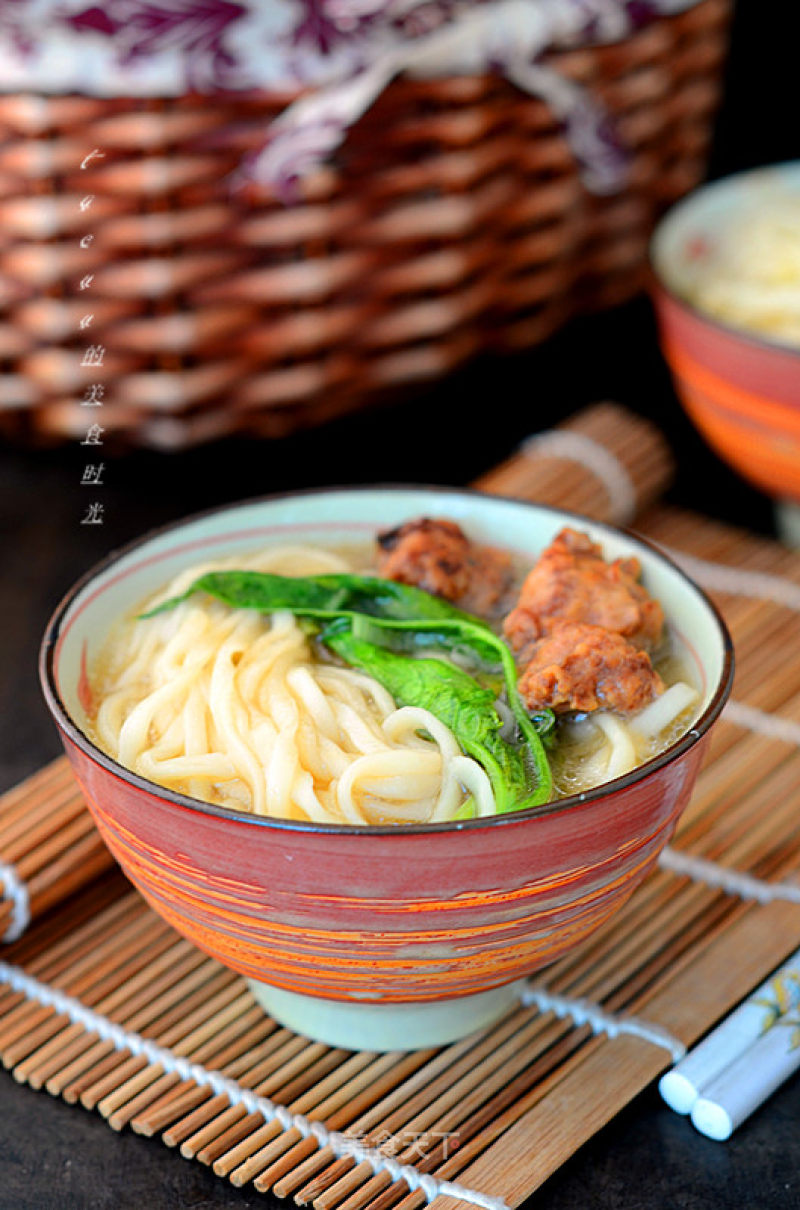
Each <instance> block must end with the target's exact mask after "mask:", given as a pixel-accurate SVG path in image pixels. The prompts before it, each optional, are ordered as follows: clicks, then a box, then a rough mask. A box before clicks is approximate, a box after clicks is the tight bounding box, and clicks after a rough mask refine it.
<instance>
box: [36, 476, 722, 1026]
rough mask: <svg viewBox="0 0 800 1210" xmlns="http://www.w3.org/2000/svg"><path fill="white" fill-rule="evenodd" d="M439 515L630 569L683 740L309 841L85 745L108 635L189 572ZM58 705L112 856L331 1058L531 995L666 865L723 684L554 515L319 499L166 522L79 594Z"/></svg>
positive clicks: (450, 495)
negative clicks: (530, 984)
mask: <svg viewBox="0 0 800 1210" xmlns="http://www.w3.org/2000/svg"><path fill="white" fill-rule="evenodd" d="M419 515H428V516H437V517H449V518H452V519H453V520H455V521H457V522H458V523H459V524H460V525H462V526H463V528H464V529H465V530H466V532H467V533H469V534H470V536H472V537H473V538H475V539H477V540H479V541H481V542H488V543H494V544H498V545H502V546H504V547H506V548H509V549H512V550H514V551H518V552H520V554H521V555H522V556H523V558H524V559H525V561H526V562H527V563H532V562H533V561H534V559H535V558H536V557H537V555H538V554H539V552H540V551H541V550H542V549H543V548H544V547H545V546H546V545H547V544H548V543H549V542H550V541H551V539H552V538H553V536H554V535H555V533H556V532H557V531H558V530H559V529H560V528H561V527H562V526H563V525H565V524H570V525H574V526H578V527H579V528H582V529H585V530H586V531H588V532H589V533H590V535H591V536H592V537H593V538H594V539H595V540H596V541H598V542H600V543H601V544H602V547H603V549H604V553H605V555H606V557H608V558H615V557H617V556H630V555H635V556H637V557H638V558H639V559H640V560H641V563H642V566H643V569H644V582H645V584H646V586H647V587H648V589H649V590H650V592H651V593H652V594H653V595H654V596H656V597H658V598H659V599H660V600H661V602H662V604H663V606H664V610H665V613H666V615H667V617H668V619H669V620H670V625H671V628H672V632H673V635H674V637H675V639H676V641H677V642H678V643H679V644H680V645H681V647H682V648H683V650H684V653H685V655H686V659H687V662H688V664H689V666H690V668H691V675H692V678H693V679H694V681H695V682H696V686H697V688H698V689H699V692H700V705H699V708H698V712H697V716H696V718H695V720H694V722H693V723H692V726H691V729H690V730H689V731H687V733H686V734H684V735H683V736H681V737H680V738H679V739H678V740H677V741H676V742H674V743H673V744H672V745H671V746H670V747H669V748H668V749H667V750H666V751H665V752H663V753H661V754H660V755H658V756H656V757H654V758H653V759H651V760H649V761H648V762H647V763H646V764H644V765H642V766H641V767H639V768H637V769H635V770H634V771H632V772H630V773H628V774H626V775H624V776H622V777H618V778H616V779H615V780H613V781H611V782H609V783H607V784H605V785H603V786H601V787H598V788H596V789H593V790H589V791H587V792H584V793H581V794H577V795H573V796H572V797H570V798H566V799H561V800H559V801H555V802H552V803H549V804H546V805H544V806H540V807H536V808H531V809H528V810H524V811H519V812H516V813H509V814H504V815H499V816H492V817H488V818H478V819H473V820H466V821H464V820H462V821H459V822H451V823H440V824H427V825H405V826H383V827H376V826H369V827H359V826H358V825H337V824H312V823H304V822H294V821H290V820H284V819H272V818H266V817H262V816H255V815H252V814H249V813H246V812H244V811H235V810H227V809H225V808H223V807H219V806H214V805H210V804H208V803H204V802H200V801H198V800H196V799H192V798H189V797H186V796H185V795H182V794H179V793H176V792H173V791H172V790H168V789H164V788H162V787H160V786H158V785H154V784H153V783H151V782H148V781H145V780H144V779H142V778H141V777H139V776H138V775H137V774H135V773H132V772H130V771H129V770H127V769H125V768H123V767H122V766H121V765H120V764H118V763H117V762H116V761H115V760H113V759H111V757H109V756H108V755H106V754H105V753H104V752H103V751H101V750H100V749H99V748H98V747H96V746H95V744H94V743H93V742H92V741H91V739H90V738H88V734H87V732H89V731H90V728H89V725H88V711H89V710H90V708H91V688H90V685H89V680H88V675H87V670H88V669H90V668H91V666H92V660H93V659H94V658H95V656H96V654H97V651H98V650H99V648H100V646H101V645H102V642H103V640H104V638H105V636H106V635H107V633H108V631H109V628H110V627H111V626H112V623H114V621H115V620H116V619H118V618H119V617H120V616H123V615H126V614H129V613H130V612H131V610H132V609H135V608H136V606H137V605H138V603H139V602H141V601H142V600H144V599H145V598H146V597H147V596H148V595H149V594H150V593H152V592H153V591H155V590H156V589H158V588H159V587H161V586H162V585H164V584H165V583H166V582H167V581H168V580H170V579H171V578H172V576H173V575H175V574H176V573H178V572H179V571H181V570H183V569H185V568H188V567H190V566H192V565H193V564H196V563H199V562H201V561H204V560H207V559H211V558H215V557H219V556H228V555H231V554H236V553H237V552H245V551H251V550H253V549H254V548H255V547H258V546H259V545H260V544H265V543H276V542H286V541H292V542H295V541H297V540H298V539H300V540H302V541H303V542H312V543H325V544H341V543H343V542H344V543H352V542H353V541H360V540H369V539H370V538H372V537H373V536H374V533H375V531H376V529H381V528H385V527H392V526H395V525H397V524H399V523H400V522H402V521H403V520H406V519H408V518H410V517H414V516H419ZM41 669H42V678H43V684H44V692H45V696H46V698H47V702H48V704H49V706H50V709H51V711H52V713H53V715H54V717H55V720H56V723H57V725H58V727H59V729H60V732H61V735H62V738H63V742H64V746H65V748H66V752H67V755H68V757H69V759H70V761H71V763H72V767H73V769H74V771H75V775H76V777H77V779H78V782H79V783H80V785H81V788H82V790H83V792H84V794H85V796H86V801H87V803H88V804H89V807H90V809H91V811H92V814H93V816H94V819H95V821H96V823H97V827H98V828H99V830H100V832H101V834H102V836H103V838H104V840H105V841H106V843H107V845H108V847H109V848H110V850H111V852H112V853H113V854H114V856H115V858H116V859H117V861H118V862H119V864H120V865H121V866H122V868H123V870H124V871H125V873H126V874H127V875H128V877H129V878H130V879H131V881H132V882H133V883H134V885H135V886H136V887H137V888H138V889H139V890H140V891H141V893H142V895H143V896H144V897H145V899H146V900H147V901H148V903H149V904H150V905H151V906H152V907H153V908H154V909H155V911H156V912H158V913H159V914H160V915H161V916H163V917H164V918H165V919H166V920H168V921H169V922H170V924H172V925H173V926H174V927H175V928H176V929H177V930H178V931H179V932H180V933H182V934H184V935H185V936H186V937H188V938H189V939H190V940H191V941H193V942H194V943H195V944H196V945H198V946H199V947H200V948H201V949H203V950H205V951H206V952H207V953H209V954H211V955H213V956H214V957H215V958H217V959H218V960H219V961H220V962H222V963H225V964H226V965H227V966H229V967H231V968H233V969H234V970H236V971H238V972H240V973H241V974H242V975H244V976H246V977H247V978H248V979H249V980H250V981H251V985H252V987H253V989H254V991H255V993H256V994H257V996H258V997H259V999H260V1000H261V1002H262V1003H263V1004H264V1006H265V1007H266V1008H267V1010H268V1011H269V1012H270V1013H271V1014H272V1015H273V1016H274V1017H276V1018H277V1019H278V1020H280V1021H282V1022H284V1023H286V1024H288V1025H290V1026H291V1027H293V1028H294V1029H296V1030H298V1031H299V1032H301V1033H305V1034H308V1035H310V1036H312V1037H315V1038H318V1039H320V1040H322V1041H326V1042H329V1043H331V1044H336V1045H342V1046H347V1047H362V1048H367V1049H395V1048H402V1047H409V1048H412V1047H418V1046H430V1045H436V1044H439V1043H443V1042H446V1041H449V1040H452V1039H453V1038H456V1037H458V1036H463V1035H464V1034H466V1033H468V1032H470V1031H471V1030H473V1029H476V1028H478V1027H480V1026H483V1025H486V1024H488V1023H489V1022H491V1021H492V1020H494V1019H496V1018H498V1017H499V1016H500V1015H502V1014H503V1013H504V1012H505V1011H507V1010H508V1009H509V1007H510V1006H511V1005H513V1003H515V1001H517V1000H518V998H519V995H520V991H521V988H522V986H523V984H524V980H526V979H527V978H528V977H529V976H530V975H532V974H533V973H534V972H535V971H538V970H539V969H540V968H542V967H544V966H546V965H548V964H549V963H552V962H553V961H555V960H556V959H558V958H560V957H561V956H562V955H563V954H565V953H567V951H569V950H570V949H572V948H573V947H574V946H577V945H579V944H580V943H581V942H582V941H584V940H585V938H586V937H588V936H589V935H590V934H591V933H592V932H593V931H594V930H595V929H597V928H598V927H599V926H600V925H602V924H603V923H604V921H606V920H608V918H609V917H610V916H611V915H612V914H613V913H614V912H616V911H617V910H618V909H619V908H621V907H622V905H623V904H624V903H625V901H626V899H627V898H628V896H629V895H630V894H631V893H632V891H633V890H634V888H635V887H636V886H637V885H638V884H639V883H640V882H641V881H642V879H643V878H644V877H645V876H646V875H647V873H648V872H649V871H650V870H651V869H652V868H653V866H654V865H655V863H656V861H657V859H658V855H659V853H660V852H661V850H662V849H663V847H664V846H665V845H666V843H667V842H668V840H669V838H670V836H671V835H672V833H673V830H674V828H675V824H676V821H677V819H678V817H679V815H680V813H681V811H682V810H683V808H684V807H685V805H686V803H687V801H688V799H689V796H690V794H691V790H692V786H693V784H694V781H695V777H696V774H697V770H698V765H699V762H700V758H701V752H702V748H703V741H704V739H705V737H706V735H707V733H708V730H709V728H710V727H711V725H712V723H713V722H714V720H715V719H716V717H717V716H718V714H719V712H720V710H721V709H722V706H723V704H724V701H725V698H726V696H727V694H728V691H729V686H730V680H731V676H732V655H731V647H730V641H729V639H728V636H727V634H726V631H725V627H724V625H723V623H722V621H721V620H720V618H719V616H718V615H717V613H716V611H715V609H714V608H713V606H712V605H711V604H710V603H709V602H708V601H707V600H706V598H705V597H704V596H703V594H702V592H701V591H700V590H699V589H698V588H697V587H696V586H695V585H694V584H693V583H692V582H691V581H690V580H688V579H687V578H686V577H685V576H684V575H683V574H682V573H681V572H680V571H679V570H678V569H677V568H676V567H675V566H674V565H673V564H671V563H670V562H669V561H668V560H667V559H666V558H664V557H663V556H662V555H660V554H659V553H657V552H656V551H655V550H654V549H653V548H652V547H650V546H648V545H647V544H646V543H644V542H642V541H640V540H638V539H636V538H635V537H633V536H630V535H628V534H624V533H622V532H620V531H617V530H613V529H611V528H608V527H605V526H603V525H598V524H596V523H593V522H589V521H584V519H583V518H578V517H575V516H573V515H571V514H568V513H564V512H559V511H555V510H551V509H548V508H544V507H539V506H534V505H530V504H524V503H519V502H516V501H510V500H504V499H500V498H497V497H488V496H483V495H480V494H478V493H470V492H463V491H450V490H446V489H421V488H380V489H377V488H376V489H371V488H366V489H343V490H331V491H325V492H309V493H304V494H296V495H291V496H284V497H275V498H270V499H266V500H260V501H255V502H251V503H245V504H241V505H236V506H232V507H229V508H225V509H221V510H218V511H215V512H212V513H209V514H206V515H203V516H199V517H197V518H193V519H190V520H188V521H185V522H183V523H181V524H178V525H174V526H172V527H169V528H167V529H164V530H162V531H159V532H157V533H155V534H152V535H150V536H147V537H145V538H144V539H142V540H141V541H139V542H137V543H135V544H134V545H132V546H130V547H128V548H126V549H125V550H123V551H121V552H119V553H117V554H115V555H113V556H111V557H110V558H108V559H107V560H106V561H105V562H104V563H102V564H101V565H100V566H98V567H96V568H95V569H94V570H93V571H91V572H90V573H89V574H88V575H87V576H85V577H84V579H83V580H81V581H80V583H78V584H77V585H76V586H75V588H74V589H73V590H72V591H71V592H70V593H69V594H68V595H67V597H66V598H65V599H64V601H63V602H62V603H61V604H60V606H59V607H58V609H57V610H56V613H55V614H54V616H53V618H52V620H51V622H50V625H49V628H48V630H47V634H46V636H45V639H44V643H43V647H42V657H41Z"/></svg>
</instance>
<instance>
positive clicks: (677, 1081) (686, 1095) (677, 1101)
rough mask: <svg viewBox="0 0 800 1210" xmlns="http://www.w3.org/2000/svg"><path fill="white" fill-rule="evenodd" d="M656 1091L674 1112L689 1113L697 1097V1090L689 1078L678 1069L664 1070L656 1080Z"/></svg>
mask: <svg viewBox="0 0 800 1210" xmlns="http://www.w3.org/2000/svg"><path fill="white" fill-rule="evenodd" d="M658 1091H659V1092H660V1093H661V1096H662V1097H663V1098H664V1100H665V1101H666V1102H667V1104H668V1105H669V1107H670V1109H674V1110H675V1112H676V1113H683V1114H687V1113H691V1111H692V1107H693V1106H694V1103H695V1101H696V1100H697V1098H698V1095H699V1094H698V1091H697V1089H696V1088H695V1086H694V1084H693V1083H692V1081H691V1080H687V1079H686V1077H685V1076H683V1075H681V1073H680V1072H679V1071H675V1070H673V1071H668V1072H666V1073H665V1074H664V1075H663V1076H662V1077H661V1079H660V1080H659V1082H658Z"/></svg>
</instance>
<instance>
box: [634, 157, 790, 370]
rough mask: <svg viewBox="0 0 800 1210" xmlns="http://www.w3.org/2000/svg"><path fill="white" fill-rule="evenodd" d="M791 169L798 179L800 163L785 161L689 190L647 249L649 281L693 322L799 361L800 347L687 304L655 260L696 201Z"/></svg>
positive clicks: (667, 214)
mask: <svg viewBox="0 0 800 1210" xmlns="http://www.w3.org/2000/svg"><path fill="white" fill-rule="evenodd" d="M786 168H793V169H796V171H797V175H798V178H800V159H798V160H785V161H782V162H780V163H777V164H761V165H758V166H756V167H754V168H745V169H743V170H742V171H741V172H732V173H730V174H729V175H727V176H722V177H717V178H715V179H714V180H713V181H706V182H704V184H702V185H699V186H697V187H696V188H695V189H692V190H691V192H689V193H687V194H685V196H684V197H682V198H679V200H678V201H677V202H675V203H674V204H673V205H672V206H670V207H669V209H668V210H666V211H665V212H664V214H662V216H661V218H660V219H659V220H658V222H657V223H656V225H655V227H654V228H653V231H652V234H651V236H650V240H649V243H648V249H647V262H648V267H649V270H650V275H651V280H652V281H653V283H654V284H655V287H656V288H657V289H658V290H659V291H660V292H661V293H662V294H663V295H664V296H665V297H666V298H667V299H669V301H670V302H671V303H673V304H674V305H675V306H676V307H678V308H679V309H680V310H682V311H685V312H686V313H687V314H688V315H690V316H691V317H692V319H695V320H697V321H698V322H699V323H703V324H706V325H707V326H708V327H710V328H714V329H716V330H717V331H719V332H721V333H722V334H723V335H725V336H729V337H730V338H731V339H732V340H737V341H742V342H744V343H745V344H749V345H753V346H754V347H755V348H756V349H759V350H760V351H761V352H762V353H783V354H785V355H787V356H788V357H795V358H797V357H800V346H798V345H796V344H789V343H788V342H786V341H782V340H775V339H770V337H768V336H763V335H761V334H760V333H758V332H752V331H750V329H748V328H739V327H736V326H735V325H734V324H731V323H726V322H725V321H724V320H722V319H718V318H717V317H716V316H715V315H709V314H708V312H707V311H703V310H702V308H701V307H698V306H697V305H696V303H693V302H690V301H689V300H688V299H687V298H685V297H684V296H683V295H682V294H680V293H678V291H677V290H676V289H675V288H674V287H672V286H670V285H668V284H667V282H666V281H665V279H664V275H663V273H662V272H661V271H660V269H659V267H658V260H657V256H656V246H657V245H658V244H659V242H660V241H661V240H662V239H663V238H664V231H665V229H666V228H667V226H668V225H669V223H671V222H672V221H674V220H675V219H676V217H677V216H678V215H680V214H688V213H689V212H690V211H691V210H692V207H693V206H695V205H696V204H697V201H698V200H699V199H700V198H702V197H705V196H707V195H708V194H709V193H712V192H716V193H724V192H725V190H726V188H727V187H729V186H735V185H736V184H738V183H739V182H740V181H743V180H746V179H747V178H748V177H752V176H758V175H760V174H766V173H768V172H775V171H776V170H777V171H780V170H781V169H786Z"/></svg>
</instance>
